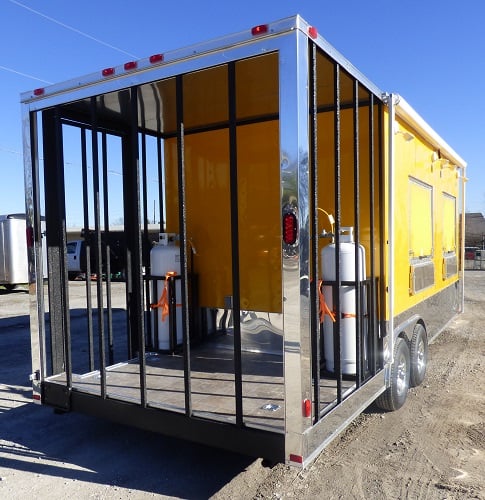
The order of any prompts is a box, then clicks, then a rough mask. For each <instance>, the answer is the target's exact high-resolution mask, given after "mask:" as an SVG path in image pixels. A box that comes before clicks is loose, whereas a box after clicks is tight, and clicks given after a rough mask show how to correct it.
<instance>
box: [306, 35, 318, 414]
mask: <svg viewBox="0 0 485 500" xmlns="http://www.w3.org/2000/svg"><path fill="white" fill-rule="evenodd" d="M310 51H311V52H310V65H309V66H310V68H309V69H310V75H309V82H310V92H309V98H310V103H309V104H310V152H311V156H310V161H311V163H310V189H311V200H312V206H311V214H312V231H311V238H310V241H311V242H312V243H311V249H310V269H312V270H313V276H312V279H311V280H310V304H311V316H310V320H311V332H312V335H311V350H312V375H313V406H314V408H313V413H314V422H317V421H318V420H319V417H320V315H319V308H320V301H319V298H318V293H317V290H318V281H319V276H320V267H319V261H318V168H317V167H318V158H317V154H318V149H317V147H318V146H317V137H318V134H317V132H318V129H317V127H318V123H317V105H318V102H317V46H316V44H314V43H311V44H310Z"/></svg>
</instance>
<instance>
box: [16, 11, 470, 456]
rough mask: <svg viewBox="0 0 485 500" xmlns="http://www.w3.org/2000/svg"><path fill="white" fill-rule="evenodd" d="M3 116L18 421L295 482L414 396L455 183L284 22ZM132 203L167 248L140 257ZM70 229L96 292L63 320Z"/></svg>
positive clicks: (403, 120) (455, 216)
mask: <svg viewBox="0 0 485 500" xmlns="http://www.w3.org/2000/svg"><path fill="white" fill-rule="evenodd" d="M22 102H23V120H24V127H23V128H24V131H25V133H24V151H25V155H24V158H25V179H26V204H27V213H28V225H29V227H31V228H32V232H33V234H34V245H33V246H32V247H30V248H29V271H30V274H29V283H30V285H31V286H30V290H31V293H32V295H33V298H35V299H36V300H35V301H32V304H33V306H32V310H31V339H32V367H33V370H32V380H33V398H34V400H35V401H37V402H41V403H43V404H46V405H50V406H53V407H55V408H57V409H61V410H64V411H71V410H74V411H83V412H87V413H91V414H94V415H99V416H102V417H107V418H111V419H113V420H116V421H120V422H123V423H126V424H130V425H135V426H138V427H142V428H145V429H150V430H154V431H157V432H161V433H165V434H169V435H173V436H176V437H180V438H184V439H188V440H192V441H196V442H200V443H205V444H210V445H213V446H218V447H221V448H225V449H230V450H233V451H238V452H241V453H247V454H250V455H254V456H260V457H264V458H267V459H270V460H278V461H285V462H287V463H289V464H292V465H297V466H305V465H307V464H308V463H309V462H310V461H311V460H312V459H313V458H314V457H315V456H316V455H317V453H318V452H319V451H320V450H321V449H322V448H323V447H324V446H325V445H326V444H328V443H329V442H330V441H331V440H332V439H334V438H335V436H337V435H338V434H339V432H341V431H342V430H343V429H344V428H345V427H346V426H347V425H348V424H349V423H350V422H351V421H352V420H353V419H354V418H355V417H356V416H357V415H359V413H361V412H362V411H363V410H364V409H365V408H366V407H367V406H368V405H369V404H371V403H372V402H373V401H377V402H378V404H380V406H381V407H384V408H387V409H395V408H398V407H400V406H401V405H402V404H403V403H404V401H405V399H406V395H407V390H408V387H409V384H410V383H412V384H414V385H418V384H419V383H421V382H422V379H423V377H424V374H425V369H426V363H427V346H428V340H429V339H432V338H433V337H434V336H435V335H437V334H438V333H439V332H440V331H441V330H442V329H443V328H444V327H445V326H446V324H447V323H448V321H450V320H451V318H453V316H454V315H455V314H456V313H458V312H460V311H461V310H462V307H463V288H462V287H463V279H462V278H463V275H462V268H463V252H462V249H463V234H464V231H463V226H462V224H463V217H462V215H463V207H464V179H465V175H464V171H465V162H464V161H463V160H462V159H461V158H460V157H459V156H458V154H457V153H456V152H455V151H454V150H453V149H452V148H451V147H450V146H449V145H448V144H447V143H446V142H445V141H444V140H443V139H441V137H439V136H438V135H437V134H436V133H435V132H434V131H433V130H432V129H431V128H430V127H429V126H428V125H427V124H426V123H425V122H424V120H422V118H421V117H420V116H419V115H418V114H417V113H416V112H415V111H414V110H413V109H412V108H411V107H410V106H409V105H408V104H407V103H406V101H405V100H404V99H402V98H401V97H400V96H398V95H396V94H386V93H383V92H382V91H380V90H379V89H378V88H377V87H376V86H375V85H374V84H372V82H370V81H369V80H368V79H367V78H366V77H364V76H363V75H362V74H361V73H360V72H359V71H358V70H357V69H356V68H355V67H354V66H353V65H352V64H351V63H350V62H349V61H347V60H346V59H345V58H344V57H343V56H342V55H341V54H339V53H338V52H337V51H336V50H335V49H334V48H333V47H331V46H330V45H329V44H328V43H327V42H326V41H325V40H324V39H323V37H321V36H320V35H319V34H318V33H317V30H316V29H315V28H314V27H312V26H310V25H309V24H308V23H306V22H305V21H304V20H303V19H301V18H300V17H299V16H296V17H292V18H288V19H283V20H281V21H277V22H275V23H271V24H265V25H261V26H257V27H254V28H253V29H252V30H248V31H247V32H242V33H237V34H235V35H230V36H227V37H224V38H219V39H217V40H214V41H211V42H206V43H202V44H200V45H197V46H192V47H188V48H186V49H181V50H177V51H173V52H170V53H166V54H154V55H153V56H151V57H149V58H147V59H144V60H141V61H130V62H128V63H126V64H125V65H123V66H120V67H116V68H106V69H105V70H103V71H102V72H101V73H99V74H93V75H88V76H87V77H84V78H81V79H76V80H72V81H70V82H66V83H64V84H58V85H53V86H50V87H47V88H42V89H36V90H35V91H33V92H29V93H25V94H24V95H23V96H22ZM73 144H77V146H73ZM73 150H74V151H75V152H76V153H77V154H78V156H79V163H78V164H79V165H80V166H79V168H78V169H77V171H75V172H73V169H72V167H71V166H70V167H69V172H68V169H67V168H66V167H65V158H66V157H67V156H68V155H71V154H72V152H73ZM41 157H42V158H43V163H41V162H40V158H41ZM72 163H73V162H70V165H72ZM116 168H117V169H118V170H117V171H116V173H117V174H120V175H115V176H110V175H109V174H110V172H113V170H114V169H116ZM76 176H77V177H76ZM153 179H155V182H153ZM79 186H82V190H80V189H79ZM73 193H77V194H78V199H76V198H75V196H74V194H73ZM152 200H153V212H154V214H153V218H152V220H153V219H158V220H159V221H160V223H159V227H160V233H163V234H164V236H163V238H161V242H160V244H161V245H166V249H165V248H163V247H160V246H156V247H155V248H153V249H152V250H151V251H150V244H147V241H148V234H149V233H148V224H149V220H150V219H151V215H152V214H151V212H152ZM78 207H81V208H82V211H81V213H82V214H83V221H82V224H83V226H84V227H85V228H86V229H88V228H93V227H94V232H93V238H91V239H90V240H91V241H90V242H86V244H87V245H86V246H87V252H89V253H90V254H92V255H93V256H94V261H92V262H93V264H91V259H90V258H87V262H88V263H89V264H87V266H88V267H94V268H95V269H93V270H92V271H94V272H96V273H97V274H98V275H101V274H102V271H103V270H104V269H103V268H104V266H106V271H107V272H106V280H105V281H104V282H103V281H101V280H98V281H97V283H96V287H95V289H93V287H92V284H91V282H90V277H89V276H90V272H89V271H91V269H88V273H87V281H86V289H85V297H84V298H83V300H84V303H83V306H82V307H81V308H79V305H78V303H77V302H76V305H75V306H74V296H73V294H72V292H71V291H70V288H69V286H68V284H67V277H68V268H67V256H66V227H65V226H66V220H69V219H70V218H71V217H72V216H73V214H75V213H77V212H76V210H77V208H78ZM42 211H45V217H46V227H47V260H48V266H47V267H48V273H49V282H48V287H49V288H48V292H49V293H48V295H46V297H47V298H44V285H43V283H42V281H41V280H40V279H39V276H41V275H42V272H41V269H42V247H41V245H39V241H40V235H41V229H40V223H39V221H40V219H39V214H40V213H41V212H42ZM117 211H118V212H117ZM119 211H121V213H122V217H123V224H124V231H125V235H124V236H125V240H124V241H125V244H126V249H125V252H126V253H125V255H124V261H125V262H126V282H123V283H122V284H119V283H118V284H115V283H112V282H111V279H110V272H109V268H110V248H109V244H108V245H103V244H102V234H109V231H110V227H112V225H113V222H112V221H113V217H114V216H115V214H118V215H119V213H120V212H119ZM59 221H62V223H61V224H59ZM165 250H166V259H171V260H166V259H165V257H164V255H163V252H164V251H165ZM344 250H345V251H347V254H346V255H344V254H345V252H344ZM328 252H332V253H331V255H330V257H329V256H328V255H327V256H326V257H324V254H327V253H328ZM349 252H350V253H349ZM160 258H161V260H160ZM147 262H148V263H150V265H148V267H147V268H146V269H144V263H147ZM160 262H162V264H160ZM167 262H170V263H169V264H167V265H165V264H166V263H167ZM323 262H326V264H325V265H323ZM144 271H145V272H144ZM115 285H116V286H121V293H120V294H118V295H116V289H115V288H116V287H115ZM46 300H48V301H49V311H50V315H49V317H46V316H45V302H46ZM73 308H76V315H73V314H72V309H73ZM80 313H82V314H81V316H82V318H83V322H82V325H80V322H79V318H80ZM114 325H116V326H114ZM162 337H163V338H162ZM162 340H163V341H162ZM161 346H163V348H162V347H161ZM346 367H348V368H346Z"/></svg>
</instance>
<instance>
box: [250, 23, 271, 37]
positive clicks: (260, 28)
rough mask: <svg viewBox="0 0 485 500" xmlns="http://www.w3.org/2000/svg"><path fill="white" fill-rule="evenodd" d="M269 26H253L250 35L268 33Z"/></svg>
mask: <svg viewBox="0 0 485 500" xmlns="http://www.w3.org/2000/svg"><path fill="white" fill-rule="evenodd" d="M268 29H269V26H268V25H267V24H260V25H259V26H254V27H253V28H251V35H253V36H257V35H264V34H265V33H268Z"/></svg>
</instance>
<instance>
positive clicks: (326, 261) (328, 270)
mask: <svg viewBox="0 0 485 500" xmlns="http://www.w3.org/2000/svg"><path fill="white" fill-rule="evenodd" d="M341 231H342V234H341V235H340V244H339V247H340V248H339V259H340V281H354V282H355V281H356V278H357V276H356V268H355V252H356V251H357V255H358V263H359V265H358V269H359V276H358V279H359V281H362V280H365V279H366V273H365V249H364V247H363V246H362V245H356V244H355V243H354V234H353V232H354V228H353V227H342V228H341ZM335 250H336V244H335V243H331V244H330V245H327V246H325V247H324V248H322V251H321V260H320V262H321V275H322V280H323V296H324V299H325V302H326V304H327V306H328V308H329V310H330V311H333V309H334V308H333V295H332V287H331V286H325V282H328V281H336V279H337V278H336V269H335ZM339 293H340V309H341V313H342V316H341V318H340V328H341V337H340V348H341V367H342V373H343V374H345V375H355V373H356V363H357V355H356V317H355V315H356V312H357V310H356V301H355V296H356V294H355V286H350V285H346V286H341V287H340V292H339ZM333 328H334V322H333V320H332V318H331V317H330V316H329V315H328V314H325V318H324V321H323V345H324V352H325V365H326V369H327V370H328V371H329V372H334V371H335V363H334V353H333Z"/></svg>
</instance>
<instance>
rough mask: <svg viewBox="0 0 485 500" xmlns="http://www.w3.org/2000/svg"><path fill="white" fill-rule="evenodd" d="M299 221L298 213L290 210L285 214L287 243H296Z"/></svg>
mask: <svg viewBox="0 0 485 500" xmlns="http://www.w3.org/2000/svg"><path fill="white" fill-rule="evenodd" d="M297 227H298V222H297V220H296V215H295V214H294V213H292V212H289V213H287V214H285V215H284V216H283V241H284V242H285V243H286V244H287V245H294V244H295V243H296V234H297Z"/></svg>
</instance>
